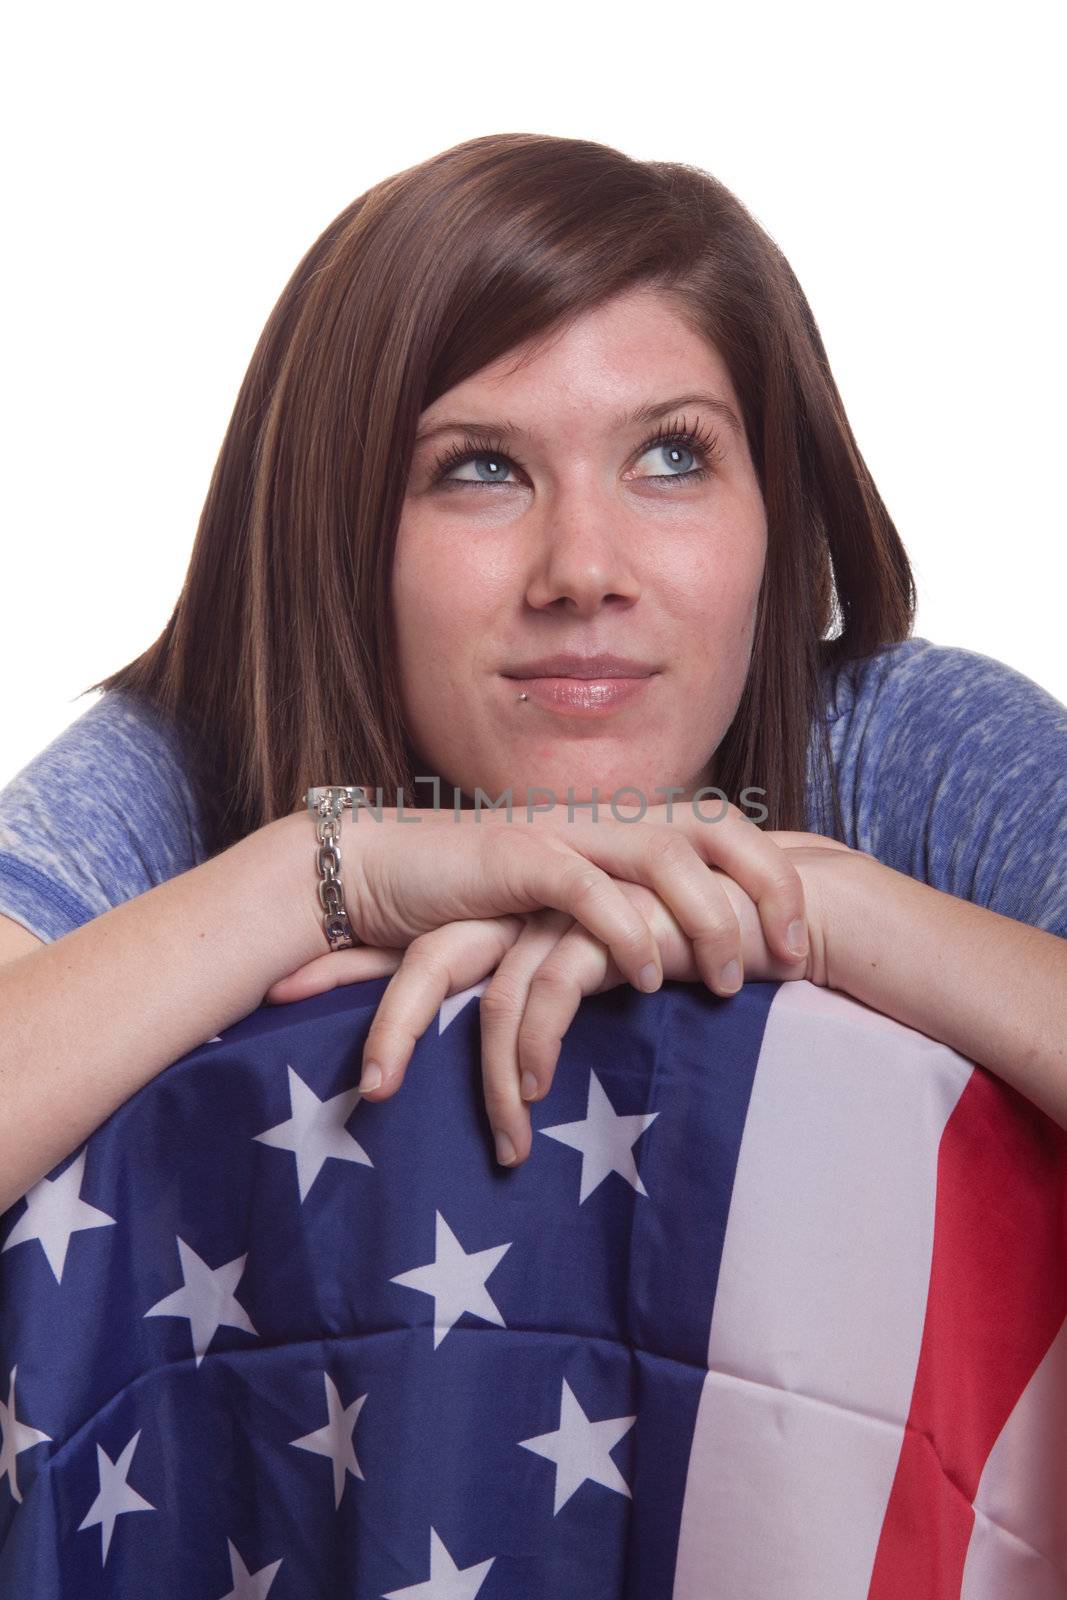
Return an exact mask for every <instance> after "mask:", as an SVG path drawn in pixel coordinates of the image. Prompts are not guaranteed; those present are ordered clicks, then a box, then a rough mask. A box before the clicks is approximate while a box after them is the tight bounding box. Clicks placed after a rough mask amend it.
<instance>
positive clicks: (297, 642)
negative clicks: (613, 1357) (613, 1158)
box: [0, 134, 1067, 1208]
mask: <svg viewBox="0 0 1067 1600" xmlns="http://www.w3.org/2000/svg"><path fill="white" fill-rule="evenodd" d="M914 600H915V594H914V585H913V581H912V574H911V570H910V567H909V564H908V559H907V556H906V554H905V551H904V548H903V546H902V544H901V541H900V538H899V536H898V534H897V531H896V529H895V528H894V526H893V523H892V521H891V520H890V518H889V515H888V513H887V511H886V508H885V506H884V505H883V503H882V500H881V498H880V496H879V494H878V491H877V489H876V488H875V485H874V483H873V482H872V480H871V477H870V474H869V473H868V471H867V469H866V467H865V465H864V462H863V460H862V457H861V455H860V453H859V450H858V448H857V445H856V441H855V439H854V438H853V435H852V432H851V429H850V427H849V424H848V421H847V419H846V416H845V411H844V407H843V405H842V402H841V398H840V395H839V394H838V391H837V389H836V386H835V384H834V381H833V378H832V376H831V373H830V369H829V365H828V362H827V359H826V353H825V350H824V348H823V345H822V342H821V339H820V337H819V333H818V330H817V328H816V325H815V322H814V319H813V317H812V314H811V311H810V308H809V306H808V304H807V301H806V300H805V297H804V295H803V292H802V291H801V289H800V287H799V285H798V283H797V281H796V279H795V277H794V275H793V273H792V271H791V270H790V268H789V266H788V263H787V262H786V261H785V259H784V258H783V256H782V255H781V253H780V252H779V251H778V249H777V248H776V247H775V245H774V243H773V242H772V240H771V239H769V238H768V236H767V235H766V234H765V233H764V232H763V230H762V229H761V228H760V227H759V226H758V224H757V223H756V222H755V221H754V219H753V218H752V217H751V216H750V215H749V214H748V213H747V212H746V210H745V209H744V207H743V206H742V205H741V204H740V203H739V202H738V201H737V200H736V199H735V198H734V197H733V196H732V195H731V194H730V193H729V192H728V191H727V190H726V189H724V188H723V186H722V185H721V184H719V183H717V182H716V181H715V180H714V179H713V178H711V177H710V176H708V175H707V174H706V173H704V172H701V171H700V170H698V169H695V168H693V167H689V166H685V165H679V164H670V163H661V162H640V161H635V160H633V159H631V158H630V157H628V156H626V155H624V154H622V153H621V152H619V151H616V150H613V149H609V148H606V147H604V146H601V145H598V144H594V143H590V142H586V141H582V140H571V139H561V138H552V137H545V136H536V135H527V134H511V135H499V136H491V137H486V138H479V139H474V140H471V141H468V142H467V143H465V144H462V145H459V146H457V147H455V148H453V149H450V150H447V151H445V152H443V153H442V154H441V155H439V156H437V157H435V158H433V159H432V160H430V161H427V162H425V163H423V164H421V165H419V166H417V167H414V168H412V169H410V170H408V171H404V172H401V173H398V174H397V175H395V176H394V177H391V178H389V179H387V180H385V181H383V182H382V183H380V184H378V185H376V186H375V187H374V188H373V189H371V190H370V191H368V193H366V194H365V195H363V196H361V197H360V198H359V199H358V200H356V201H355V202H353V204H352V205H351V206H349V207H348V208H347V209H346V210H345V211H344V212H342V214H341V215H340V216H339V217H338V218H337V219H336V220H335V221H334V222H333V223H332V224H331V225H330V226H329V227H328V228H327V229H326V231H325V232H324V233H323V234H322V236H321V237H320V238H319V239H318V240H317V241H316V242H315V244H314V245H313V246H312V247H311V249H310V250H309V251H308V253H307V254H306V256H305V257H304V259H303V260H302V261H301V263H300V264H299V266H298V267H297V269H296V272H295V273H294V275H293V277H292V279H291V281H290V283H289V284H288V285H287V287H286V289H285V290H284V292H283V294H282V296H281V299H280V300H279V302H278V305H277V306H276V308H275V310H274V312H273V313H272V315H271V317H270V319H269V321H268V323H267V326H266V328H265V329H264V332H263V335H262V337H261V339H260V341H259V344H258V346H257V348H256V351H255V353H254V355H253V358H252V362H251V365H250V367H249V370H248V373H247V376H246V378H245V381H244V383H243V385H242V388H241V391H240V394H239V396H238V399H237V404H236V407H235V410H234V414H233V417H232V420H231V422H230V426H229V428H228V430H227V433H226V437H225V439H224V441H223V445H222V449H221V451H220V454H219V459H218V462H217V465H216V468H215V472H214V475H213V478H212V482H211V485H210V488H209V491H208V495H207V500H206V503H205V506H204V510H203V514H202V517H201V521H200V526H199V529H198V532H197V537H196V542H195V545H194V548H193V552H192V557H191V561H190V565H189V570H188V574H187V577H186V580H185V583H184V586H183V589H182V592H181V595H180V597H179V599H178V601H177V604H176V606H175V609H174V613H173V615H172V617H171V619H170V621H169V622H168V624H167V626H166V628H165V629H164V630H163V632H162V634H161V635H160V637H159V638H158V639H157V640H156V642H155V643H154V644H153V645H152V646H151V647H150V648H149V649H148V650H146V651H145V652H144V654H143V655H141V656H139V657H138V658H137V659H136V660H135V661H133V662H131V663H129V664H128V665H127V666H125V667H123V668H122V669H121V670H119V671H117V672H115V673H113V674H111V675H110V676H109V677H108V678H105V679H103V680H101V682H99V683H97V684H93V685H91V686H90V687H91V688H92V689H102V690H103V691H104V693H103V695H102V697H101V698H100V699H99V700H98V701H97V702H95V703H94V704H93V705H92V706H91V707H90V708H89V709H88V710H87V711H86V712H85V713H83V715H82V716H81V717H79V718H78V719H77V720H76V721H75V722H74V723H73V724H72V725H71V727H70V728H68V729H67V730H65V732H64V733H63V734H61V735H60V737H59V738H58V739H56V740H55V741H54V742H53V743H52V744H51V745H50V746H49V747H48V748H47V749H46V750H44V751H42V752H41V754H40V755H39V756H37V757H36V758H35V759H34V760H33V761H32V762H30V763H29V765H28V766H27V767H25V768H24V769H23V771H22V772H20V773H19V774H18V775H17V776H16V777H15V778H14V779H13V780H12V782H11V783H10V784H9V785H8V786H7V788H6V789H5V790H4V791H3V792H2V793H0V910H2V911H3V912H4V913H5V915H4V916H3V917H2V918H0V962H2V963H3V964H2V965H0V1017H2V1019H3V1021H2V1024H0V1208H3V1207H5V1206H9V1205H10V1204H11V1203H12V1202H13V1201H14V1200H15V1199H16V1198H17V1197H18V1196H20V1195H21V1194H23V1193H24V1192H25V1191H26V1189H27V1188H28V1187H29V1186H30V1185H31V1184H32V1183H34V1182H36V1181H37V1180H38V1179H39V1178H40V1177H42V1176H43V1175H44V1174H45V1173H46V1172H48V1171H49V1170H50V1169H51V1168H52V1167H53V1166H54V1165H55V1164H56V1163H57V1162H59V1161H60V1160H61V1159H62V1158H63V1157H64V1156H65V1155H66V1154H68V1153H69V1152H70V1151H71V1150H73V1149H74V1148H76V1146H77V1145H78V1144H79V1143H80V1142H81V1141H82V1140H83V1139H84V1138H85V1137H86V1135H87V1134H88V1133H89V1132H91V1131H92V1129H93V1128H94V1127H96V1126H98V1125H99V1123H100V1122H102V1121H103V1120H104V1119H105V1118H106V1117H107V1116H108V1115H109V1114H110V1113H111V1111H113V1110H114V1108H115V1107H116V1106H117V1105H119V1104H120V1103H121V1102H122V1101H123V1100H124V1099H126V1098H127V1097H128V1096H129V1095H130V1094H132V1093H133V1092H134V1091H135V1090H136V1089H137V1088H138V1087H140V1086H141V1085H142V1084H143V1083H145V1082H146V1081H147V1080H148V1079H149V1078H150V1077H152V1076H153V1075H154V1074H155V1073H156V1072H158V1071H160V1070H161V1069H162V1068H163V1067H165V1066H166V1065H168V1064H169V1063H170V1062H172V1061H174V1060H176V1059H177V1058H178V1057H179V1056H181V1055H182V1054H184V1053H185V1052H186V1051H187V1050H189V1049H191V1048H193V1047H194V1046H196V1045H198V1044H200V1043H202V1042H203V1040H204V1039H205V1038H207V1037H209V1036H210V1035H211V1034H213V1033H215V1032H218V1031H219V1030H220V1029H221V1028H223V1027H225V1026H227V1025H228V1024H230V1023H232V1022H234V1021H236V1020H237V1019H238V1018H239V1017H242V1016H244V1015H246V1014H247V1013H248V1012H249V1011H251V1010H253V1009H254V1008H255V1007H256V1006H257V1005H259V1004H260V1003H261V1002H262V1001H263V999H264V998H265V997H266V998H268V999H270V1000H278V1001H281V1000H291V999H294V998H298V997H299V996H301V995H306V994H309V993H313V992H315V991H316V990H317V989H321V988H325V987H330V986H331V985H333V984H334V983H339V982H351V981H355V980H357V979H360V978H365V977H371V976H375V975H380V974H383V973H390V972H391V973H393V978H392V980H391V983H390V985H389V987H388V989H387V991H386V993H385V996H384V997H383V999H382V1002H381V1004H380V1006H379V1008H378V1012H377V1015H376V1018H375V1021H374V1024H373V1026H372V1028H371V1030H370V1034H369V1037H368V1040H367V1044H366V1048H365V1052H364V1070H365V1076H364V1083H363V1086H364V1088H365V1092H366V1093H367V1095H368V1096H370V1097H372V1098H378V1099H381V1098H383V1097H385V1096H387V1095H388V1094H390V1093H393V1092H395V1090H396V1088H397V1086H398V1085H399V1083H400V1081H401V1078H402V1075H403V1070H404V1066H405V1063H406V1061H407V1059H408V1057H409V1055H410V1052H411V1049H412V1046H413V1044H414V1041H415V1039H416V1038H417V1037H418V1035H419V1033H420V1032H421V1031H422V1030H423V1029H424V1028H425V1027H426V1026H427V1025H428V1024H429V1022H430V1021H431V1019H432V1017H433V1015H434V1013H435V1011H436V1009H437V1007H438V1006H439V1005H440V1003H441V1001H442V1000H443V999H444V998H445V997H446V996H447V995H448V994H449V993H451V992H456V991H458V990H460V989H464V988H467V987H470V986H471V985H473V984H475V983H477V982H479V981H480V980H482V979H483V978H489V979H490V982H489V984H488V987H487V988H486V990H485V992H484V994H483V997H482V1002H481V1015H482V1028H483V1073H484V1079H485V1089H486V1103H487V1109H488V1113H489V1118H490V1121H491V1124H492V1127H493V1129H494V1133H495V1134H496V1136H497V1147H498V1153H499V1158H500V1159H501V1160H502V1161H503V1162H505V1163H511V1162H514V1161H516V1160H518V1161H521V1160H523V1159H525V1156H526V1155H527V1154H528V1151H529V1145H530V1128H529V1117H528V1113H527V1109H526V1107H527V1104H528V1103H529V1101H530V1100H532V1099H537V1098H540V1097H543V1095H544V1094H545V1093H546V1092H547V1090H548V1087H549V1085H550V1082H551V1078H552V1072H553V1069H554V1064H555V1060H556V1055H557V1054H558V1048H559V1042H560V1039H561V1037H562V1034H563V1032H564V1031H565V1029H566V1026H567V1023H568V1021H569V1020H570V1018H571V1017H573V1014H574V1010H575V1008H576V1006H577V1004H578V1002H579V1000H580V998H581V996H582V994H583V993H590V992H593V991H595V990H597V989H600V988H604V987H607V986H609V985H610V984H613V983H618V982H623V981H630V982H633V983H635V984H639V985H640V986H642V987H646V988H647V987H655V986H656V985H657V984H658V982H659V981H660V979H661V976H662V975H666V976H668V977H675V978H681V979H685V980H689V981H703V982H706V983H707V984H708V985H709V986H710V987H711V988H712V989H713V990H714V992H716V993H718V994H720V995H723V996H726V995H728V994H730V993H733V992H736V989H737V988H738V987H739V985H740V983H741V981H742V980H743V977H744V976H748V977H756V978H760V977H767V978H802V977H806V978H808V979H810V980H811V981H813V982H815V983H819V984H826V985H830V986H832V987H835V988H838V989H841V990H844V991H845V992H847V993H849V994H851V995H853V996H855V997H856V998H858V999H859V1000H861V1001H863V1002H865V1003H866V1004H868V1005H870V1006H872V1007H875V1008H876V1009H878V1010H880V1011H882V1012H884V1013H886V1014H887V1015H890V1016H893V1017H895V1018H897V1019H898V1020H900V1021H902V1022H904V1023H906V1024H909V1025H910V1026H913V1027H915V1028H918V1029H920V1030H921V1031H922V1032H924V1033H926V1034H928V1035H930V1036H931V1037H933V1038H935V1039H937V1040H939V1041H942V1042H944V1043H947V1044H948V1045H950V1046H951V1047H953V1048H955V1049H957V1050H959V1051H960V1052H961V1053H963V1054H965V1055H967V1056H968V1057H970V1058H972V1059H974V1060H976V1061H978V1062H979V1063H980V1064H982V1065H983V1066H986V1067H987V1068H989V1069H990V1070H992V1071H994V1072H996V1073H998V1074H1000V1075H1001V1076H1003V1077H1004V1078H1005V1079H1007V1080H1008V1081H1009V1082H1011V1083H1012V1084H1013V1085H1015V1086H1016V1087H1017V1088H1018V1089H1019V1090H1020V1091H1021V1092H1023V1093H1024V1094H1026V1095H1028V1096H1029V1097H1030V1098H1032V1099H1033V1100H1034V1101H1035V1102H1036V1103H1037V1104H1038V1105H1040V1106H1041V1107H1042V1108H1043V1109H1044V1110H1046V1111H1047V1112H1048V1114H1049V1115H1051V1116H1052V1117H1054V1118H1055V1119H1056V1120H1057V1121H1058V1122H1059V1123H1060V1124H1061V1125H1062V1126H1064V1127H1067V1056H1065V1047H1064V1040H1067V708H1064V707H1063V706H1062V705H1060V704H1059V703H1058V702H1057V701H1056V700H1055V699H1054V698H1053V697H1052V696H1051V695H1049V694H1047V693H1046V692H1045V691H1044V690H1042V689H1041V688H1040V687H1039V686H1038V685H1036V684H1034V683H1032V682H1031V681H1030V680H1029V679H1027V678H1025V677H1024V676H1023V675H1022V674H1020V673H1018V672H1016V671H1014V670H1013V669H1012V668H1011V667H1009V666H1006V665H1004V664H1003V663H1000V662H997V661H994V660H991V659H990V658H988V657H985V656H982V655H979V654H977V653H975V652H971V651H968V650H961V649H958V648H948V647H943V646H938V645H935V644H932V643H930V642H929V641H927V640H924V639H919V638H915V637H913V636H912V635H911V627H912V622H913V616H914ZM603 657H608V658H613V659H608V660H606V661H605V660H603V659H601V658H603ZM554 658H555V659H554ZM560 658H562V659H560ZM85 692H89V691H88V690H87V691H85ZM325 784H343V785H355V786H360V787H362V788H363V789H364V790H365V792H366V794H367V795H368V796H369V797H370V798H371V800H372V801H373V800H374V799H376V798H377V799H379V800H381V801H382V804H383V809H382V812H381V819H380V820H377V819H376V817H375V816H374V815H373V814H372V813H370V812H364V811H356V812H353V813H351V814H349V815H346V819H345V824H344V835H343V846H342V850H341V863H340V876H341V880H342V885H343V891H344V900H345V908H346V911H347V914H348V917H349V919H350V923H351V927H352V930H353V933H354V935H355V937H356V938H357V939H358V940H359V941H360V945H359V946H357V947H354V948H349V949H340V950H333V949H331V948H330V945H329V941H328V939H327V938H325V937H324V924H323V911H322V905H321V904H320V902H319V900H318V897H317V895H316V883H317V881H318V870H317V867H316V861H317V859H318V858H317V856H316V845H317V840H316V835H315V828H314V826H313V823H312V819H311V818H310V816H309V813H308V810H307V808H306V806H305V805H304V795H305V792H306V791H307V790H308V789H309V787H311V786H319V785H325ZM479 791H482V792H483V793H484V796H486V797H488V800H489V801H490V802H492V801H497V800H499V799H500V798H501V797H502V796H510V798H511V799H512V802H513V809H512V812H511V815H510V817H509V816H508V815H507V814H506V812H505V811H499V810H498V811H484V810H480V809H479V802H480V801H481V799H482V794H480V793H479ZM546 794H547V801H546ZM718 795H721V796H722V800H721V802H720V803H717V796H718ZM613 800H614V804H612V802H613ZM594 801H597V802H598V806H597V810H596V814H595V817H594V812H593V802H594ZM528 802H530V803H531V804H534V805H538V804H539V805H542V806H545V809H542V810H530V811H528V810H527V804H528ZM412 808H417V809H415V810H414V811H413V810H412ZM320 865H321V861H320ZM735 962H736V963H737V967H736V968H735V969H734V970H731V966H732V964H733V963H735Z"/></svg>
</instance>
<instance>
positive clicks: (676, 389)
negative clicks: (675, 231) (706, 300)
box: [417, 290, 743, 443]
mask: <svg viewBox="0 0 1067 1600" xmlns="http://www.w3.org/2000/svg"><path fill="white" fill-rule="evenodd" d="M686 406H688V407H690V408H694V409H695V408H699V409H701V410H704V411H710V412H712V413H714V415H715V417H716V419H717V420H718V421H719V422H720V423H721V424H723V425H724V426H726V427H727V428H730V429H732V430H733V431H735V432H736V433H738V435H741V433H742V431H743V430H742V428H741V421H740V415H739V407H738V405H737V399H736V395H735V394H734V390H733V385H732V383H731V381H730V374H729V370H728V368H727V366H726V363H725V361H724V360H723V358H722V356H721V355H720V353H719V351H718V350H717V349H716V348H715V346H714V344H713V343H712V342H711V341H710V340H709V339H707V338H706V337H705V336H704V335H703V333H701V332H700V331H699V330H697V329H696V328H694V327H693V326H692V325H691V323H690V322H689V321H688V320H687V319H686V317H685V316H683V315H682V313H681V311H680V310H679V307H678V305H677V303H676V302H675V301H673V300H672V299H671V298H669V297H668V296H666V295H665V294H663V293H662V292H653V291H649V290H642V291H640V292H630V293H627V294H626V295H619V296H616V297H615V298H614V299H613V300H610V301H608V302H606V303H605V304H604V305H602V306H597V307H595V308H594V309H592V310H591V311H588V312H585V313H583V314H582V315H581V316H580V317H575V318H573V319H571V320H569V321H568V322H567V323H566V324H565V325H563V326H561V327H558V328H554V329H550V330H549V331H548V332H547V333H546V334H542V335H539V336H538V337H537V338H536V339H534V340H531V341H529V342H528V343H526V344H524V345H521V346H519V347H517V348H516V349H515V350H511V351H508V352H506V353H505V354H504V355H503V356H501V357H499V358H498V359H497V360H495V361H493V362H490V363H489V364H488V365H486V366H485V367H482V368H480V369H479V371H477V372H475V373H472V374H471V376H470V377H469V378H466V379H464V380H463V382H462V383H459V384H456V385H454V387H453V388H451V389H449V390H447V391H446V392H445V393H444V394H442V395H439V396H438V398H437V399H436V400H435V401H434V403H433V404H432V405H431V406H428V407H427V408H426V410H425V411H424V412H423V413H422V417H421V419H420V428H419V433H418V436H417V442H420V443H422V442H425V441H426V440H427V439H429V438H432V437H436V436H438V435H439V434H440V433H442V432H448V431H451V430H452V429H468V430H470V429H474V428H484V427H490V426H491V427H492V428H493V430H494V431H495V432H498V433H503V434H504V435H505V436H512V437H516V438H518V437H521V436H524V435H528V434H529V435H532V434H535V433H536V432H537V431H538V429H539V428H540V427H544V428H546V429H547V428H549V427H551V426H552V425H553V424H554V423H556V422H557V421H564V422H567V423H568V424H570V423H574V422H580V423H581V424H582V425H583V426H586V427H587V426H589V425H590V422H593V423H595V424H596V426H597V427H598V428H602V429H604V430H606V431H607V432H611V433H615V432H621V431H624V430H626V429H628V428H632V427H634V426H638V425H640V424H643V423H648V422H653V421H656V420H658V419H659V418H660V417H661V416H663V415H665V414H666V413H667V412H670V411H676V410H682V409H684V408H685V407H686Z"/></svg>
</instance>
